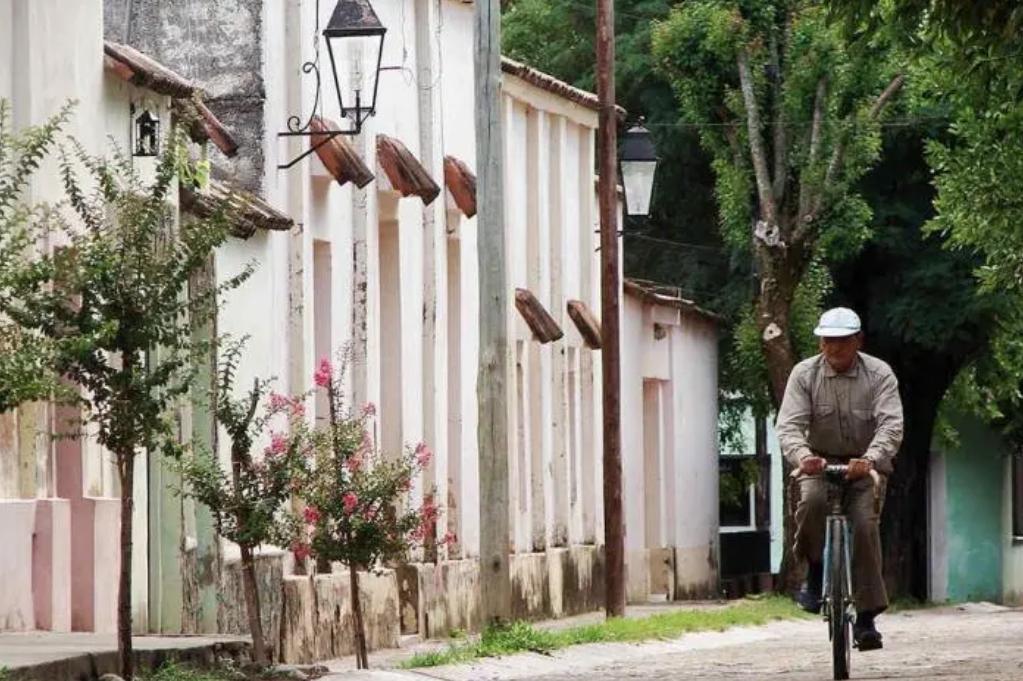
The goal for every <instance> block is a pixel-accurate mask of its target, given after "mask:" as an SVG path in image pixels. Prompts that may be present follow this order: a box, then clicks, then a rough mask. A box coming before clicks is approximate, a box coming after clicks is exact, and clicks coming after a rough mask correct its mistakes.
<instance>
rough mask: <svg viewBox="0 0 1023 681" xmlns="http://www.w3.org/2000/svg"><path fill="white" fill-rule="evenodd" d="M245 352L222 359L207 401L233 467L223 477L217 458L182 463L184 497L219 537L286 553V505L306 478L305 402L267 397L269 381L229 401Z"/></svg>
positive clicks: (194, 456)
mask: <svg viewBox="0 0 1023 681" xmlns="http://www.w3.org/2000/svg"><path fill="white" fill-rule="evenodd" d="M243 347H244V344H243V343H237V344H234V345H232V346H230V347H228V349H227V351H226V352H225V353H224V356H223V359H222V363H221V369H220V378H219V381H218V385H217V390H216V394H215V395H213V396H211V397H212V399H211V404H213V405H214V414H215V417H216V420H217V423H218V424H219V425H220V427H221V428H223V431H224V433H226V435H227V438H228V440H229V442H230V449H231V463H230V466H229V468H227V469H225V468H224V466H222V465H221V463H220V461H219V459H218V458H217V455H216V453H215V452H209V451H195V452H192V453H191V455H189V456H184V457H182V458H181V460H180V462H179V466H180V469H181V473H182V479H183V481H184V482H185V488H184V493H185V494H187V495H188V496H191V497H194V498H195V499H196V500H198V501H199V502H201V503H202V504H204V505H205V506H206V507H207V508H209V510H210V512H211V513H212V514H213V520H214V524H215V526H216V528H217V532H218V533H219V534H220V535H221V536H222V537H224V538H226V539H229V540H230V541H233V542H235V543H236V544H238V545H239V546H243V547H246V548H249V549H252V548H256V547H258V546H260V545H262V544H267V543H276V544H279V545H280V544H284V545H287V543H288V541H289V540H290V538H291V537H292V536H293V534H294V529H293V524H292V522H291V516H290V515H289V514H288V513H287V511H286V509H285V503H286V502H287V501H288V500H289V499H290V498H291V495H292V494H293V493H295V492H297V491H299V490H298V486H299V485H298V481H299V480H301V479H302V477H303V476H304V475H305V474H306V472H305V468H306V460H307V457H308V455H309V452H308V451H307V450H306V448H305V447H306V445H307V443H308V441H309V439H310V433H309V425H308V424H307V421H306V418H305V409H304V406H303V401H302V398H301V397H297V398H288V397H284V396H282V395H279V394H276V393H270V392H269V387H270V383H269V381H261V380H258V379H257V380H256V381H255V382H254V383H253V386H252V388H250V389H249V391H248V393H247V394H245V395H244V396H243V397H242V398H235V397H233V393H234V389H235V387H234V381H235V374H236V370H237V364H238V359H239V357H240V356H241V352H242V349H243ZM264 398H267V400H266V401H265V402H264ZM261 439H265V440H268V441H269V445H268V446H267V447H266V448H265V449H264V451H263V452H262V453H261V455H260V453H258V452H256V451H255V446H256V442H257V441H258V440H261Z"/></svg>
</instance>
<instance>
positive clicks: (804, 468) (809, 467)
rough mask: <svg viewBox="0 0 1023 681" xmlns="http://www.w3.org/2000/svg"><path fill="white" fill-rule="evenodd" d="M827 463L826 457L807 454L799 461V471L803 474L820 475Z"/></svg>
mask: <svg viewBox="0 0 1023 681" xmlns="http://www.w3.org/2000/svg"><path fill="white" fill-rule="evenodd" d="M827 465H828V462H827V460H826V459H822V458H821V457H819V456H808V457H806V458H805V459H803V460H802V461H800V462H799V472H800V473H802V474H803V475H820V474H821V473H823V472H824V467H825V466H827Z"/></svg>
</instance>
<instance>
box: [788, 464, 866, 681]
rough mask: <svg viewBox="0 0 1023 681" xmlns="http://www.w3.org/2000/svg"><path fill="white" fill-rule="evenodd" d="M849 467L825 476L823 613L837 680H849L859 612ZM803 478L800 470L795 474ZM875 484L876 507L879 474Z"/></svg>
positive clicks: (831, 468)
mask: <svg viewBox="0 0 1023 681" xmlns="http://www.w3.org/2000/svg"><path fill="white" fill-rule="evenodd" d="M848 471H849V466H846V465H829V466H826V467H825V468H824V472H823V476H824V479H825V480H826V481H827V483H828V504H829V506H830V509H829V511H828V517H827V521H826V524H825V528H826V529H825V534H824V588H823V590H822V596H823V599H822V607H821V613H822V615H823V616H824V621H825V622H826V623H827V625H828V638H829V639H830V640H831V664H832V669H833V671H834V678H835V679H836V680H837V681H843V680H844V679H848V678H849V666H850V658H851V656H852V625H853V620H854V618H855V616H856V610H855V607H854V605H853V599H852V556H851V551H852V549H851V547H852V536H851V530H850V527H849V520H848V519H847V518H846V516H845V513H844V512H843V509H842V507H843V502H844V497H845V489H846V487H845V485H846V483H848V481H847V480H846V479H845V476H846V473H847V472H848ZM792 477H793V478H798V477H799V469H796V470H794V471H793V472H792ZM870 478H871V480H872V481H873V483H874V504H875V505H876V504H877V503H878V502H879V492H880V486H881V477H880V475H879V474H878V472H877V471H875V470H871V471H870Z"/></svg>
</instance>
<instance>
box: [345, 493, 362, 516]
mask: <svg viewBox="0 0 1023 681" xmlns="http://www.w3.org/2000/svg"><path fill="white" fill-rule="evenodd" d="M341 503H342V504H344V507H345V513H351V512H352V511H354V510H355V507H356V506H358V505H359V497H358V495H357V494H355V492H345V495H344V496H343V497H341Z"/></svg>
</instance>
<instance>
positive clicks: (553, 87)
mask: <svg viewBox="0 0 1023 681" xmlns="http://www.w3.org/2000/svg"><path fill="white" fill-rule="evenodd" d="M501 71H503V72H504V73H507V74H509V75H512V76H516V77H518V78H521V79H522V80H524V81H526V82H527V83H529V84H530V85H533V86H535V87H538V88H540V89H541V90H547V91H548V92H550V93H551V94H555V95H557V96H559V97H563V98H565V99H567V100H569V101H571V102H575V103H576V104H579V105H581V106H585V107H586V108H587V109H592V110H593V111H599V110H600V100H599V99H598V98H597V95H595V94H593V93H592V92H587V91H586V90H582V89H580V88H577V87H575V86H574V85H569V84H568V83H566V82H564V81H562V80H558V79H557V78H555V77H554V76H551V75H549V74H546V73H544V72H543V71H539V70H537V69H534V68H533V67H532V66H527V65H526V64H523V63H521V62H517V61H515V60H514V59H510V58H508V57H501ZM615 108H616V109H617V110H618V117H619V118H621V119H624V118H625V109H623V108H622V107H620V106H618V107H615Z"/></svg>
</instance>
